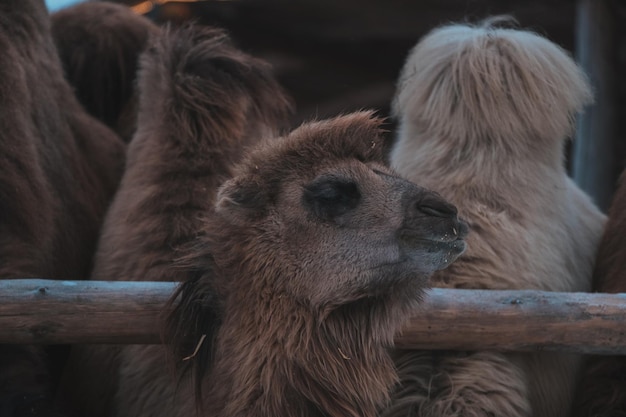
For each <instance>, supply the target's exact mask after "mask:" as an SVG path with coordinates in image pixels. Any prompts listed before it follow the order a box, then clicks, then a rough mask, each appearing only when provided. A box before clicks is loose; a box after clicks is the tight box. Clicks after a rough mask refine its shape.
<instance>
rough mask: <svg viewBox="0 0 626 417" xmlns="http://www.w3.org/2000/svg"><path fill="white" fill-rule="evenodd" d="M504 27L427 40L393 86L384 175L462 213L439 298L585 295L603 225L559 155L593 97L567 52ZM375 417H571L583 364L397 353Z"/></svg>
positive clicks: (448, 31) (466, 29)
mask: <svg viewBox="0 0 626 417" xmlns="http://www.w3.org/2000/svg"><path fill="white" fill-rule="evenodd" d="M509 22H510V21H509V20H508V19H507V18H493V19H488V20H486V21H484V22H482V23H481V24H476V25H472V24H450V25H445V26H442V27H438V28H435V29H434V30H432V31H431V32H430V33H428V34H427V35H426V36H425V37H424V38H422V39H421V40H420V41H419V42H418V43H417V45H416V46H415V47H414V48H413V49H412V50H411V52H410V53H409V55H408V57H407V60H406V62H405V64H404V67H403V69H402V71H401V75H400V78H399V81H398V84H397V90H396V94H395V97H394V101H393V106H392V107H393V108H392V111H393V116H394V117H395V119H396V120H397V122H398V131H397V138H396V143H395V144H394V147H393V149H392V150H391V165H392V167H393V168H395V169H396V170H397V172H398V173H399V174H400V175H403V176H405V177H407V178H408V179H409V180H413V181H417V180H419V181H420V184H421V185H423V186H425V187H427V188H431V189H433V190H435V191H437V192H439V193H440V194H441V195H442V196H443V197H444V198H446V199H448V200H449V201H450V202H451V203H453V204H455V205H456V206H458V207H459V215H460V216H461V217H462V218H464V219H465V220H466V221H467V222H468V224H469V226H470V230H471V231H472V233H470V235H469V236H468V239H467V244H468V250H467V251H466V252H465V254H463V255H462V256H461V257H460V259H459V260H458V261H456V262H455V263H454V264H453V265H452V266H451V267H450V268H448V269H446V270H444V271H441V272H438V273H436V274H435V275H434V276H433V279H432V285H433V286H435V287H442V288H469V289H511V290H516V289H519V290H521V289H537V290H545V291H588V290H589V289H590V288H591V273H592V267H593V260H594V258H595V254H596V250H597V245H598V243H599V240H600V236H601V233H602V228H603V224H604V222H605V216H604V215H603V214H602V213H601V212H600V210H599V209H598V208H597V207H596V206H595V205H594V204H593V203H592V201H591V200H590V198H589V197H588V196H587V195H585V194H584V193H583V192H582V191H581V190H580V189H579V188H578V187H577V186H576V185H575V184H574V183H573V181H572V180H571V179H570V178H569V177H568V175H567V172H566V170H565V164H564V146H565V143H566V140H567V138H568V137H569V136H570V135H571V134H572V132H573V121H574V119H575V117H576V115H577V114H578V113H579V112H580V111H582V109H583V108H584V106H585V105H587V104H589V103H590V102H591V101H592V94H591V89H590V86H589V84H588V81H587V79H586V77H585V75H584V74H583V72H582V71H581V69H580V68H578V67H577V65H576V64H575V63H574V62H573V60H572V59H571V57H570V56H569V55H568V53H567V52H566V51H564V50H563V49H562V48H560V47H559V46H557V45H555V44H554V43H552V42H550V41H549V40H548V39H546V38H545V37H542V36H540V35H538V34H536V33H533V32H530V31H526V30H521V29H517V28H512V27H504V26H506V25H507V24H509ZM394 357H395V360H396V364H397V366H398V372H399V375H400V383H399V384H398V385H397V387H396V389H395V392H394V395H393V399H392V404H391V405H390V406H389V407H388V408H387V409H386V410H385V412H384V413H383V414H382V415H383V416H386V417H393V416H421V417H431V416H437V417H445V416H465V417H476V416H483V417H487V416H489V417H494V416H497V417H505V416H506V417H522V416H524V417H528V416H533V417H561V416H566V415H568V412H569V410H570V407H571V403H572V401H573V392H574V385H575V382H576V380H577V377H578V374H579V366H580V357H579V356H576V355H571V354H559V353H547V352H546V353H528V354H526V353H504V352H481V351H478V352H435V351H417V350H416V351H398V352H396V353H395V355H394Z"/></svg>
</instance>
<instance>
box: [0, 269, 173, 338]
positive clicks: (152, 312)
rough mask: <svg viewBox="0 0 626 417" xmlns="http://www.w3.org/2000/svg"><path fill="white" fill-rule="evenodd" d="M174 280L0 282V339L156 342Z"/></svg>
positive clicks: (25, 280) (29, 280) (36, 280)
mask: <svg viewBox="0 0 626 417" xmlns="http://www.w3.org/2000/svg"><path fill="white" fill-rule="evenodd" d="M175 286H176V284H175V283H160V282H152V283H143V282H142V283H139V282H102V281H50V280H41V279H19V280H3V281H0V343H35V344H48V343H51V344H53V343H160V335H159V329H160V324H159V323H160V322H159V320H160V314H161V311H162V310H163V306H164V305H165V303H166V301H167V300H168V298H169V297H170V295H171V294H172V293H173V291H174V287H175Z"/></svg>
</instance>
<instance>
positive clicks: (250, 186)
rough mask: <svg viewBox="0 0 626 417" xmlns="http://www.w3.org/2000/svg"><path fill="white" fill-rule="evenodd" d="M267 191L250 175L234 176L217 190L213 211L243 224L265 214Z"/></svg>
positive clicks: (233, 221)
mask: <svg viewBox="0 0 626 417" xmlns="http://www.w3.org/2000/svg"><path fill="white" fill-rule="evenodd" d="M267 199H268V197H267V193H265V191H264V189H263V187H262V186H261V185H260V184H259V183H258V182H257V181H255V180H254V179H253V178H251V177H247V176H244V177H235V178H231V179H229V180H228V181H226V182H225V183H224V184H222V186H221V187H220V188H219V190H218V191H217V200H216V203H215V212H216V213H217V214H218V215H220V216H222V217H224V218H226V219H227V220H229V221H230V222H232V223H235V224H238V225H243V224H247V223H248V222H250V221H252V220H254V219H258V218H259V217H262V216H263V215H264V214H265V211H266V208H267Z"/></svg>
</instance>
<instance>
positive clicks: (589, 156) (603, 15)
mask: <svg viewBox="0 0 626 417" xmlns="http://www.w3.org/2000/svg"><path fill="white" fill-rule="evenodd" d="M576 19H577V27H576V58H577V60H578V62H579V64H580V65H581V66H582V68H583V69H584V70H585V72H586V73H587V75H588V76H589V79H590V81H591V84H592V86H593V89H594V96H595V104H594V105H593V106H591V107H590V108H588V109H587V110H586V111H585V113H584V114H583V115H582V117H581V118H580V119H579V120H578V125H577V132H576V138H575V140H574V144H573V164H572V174H573V177H574V180H575V182H576V183H577V184H578V185H579V186H580V187H581V188H582V189H583V190H584V191H585V192H586V193H587V194H589V195H590V196H591V197H592V199H593V200H594V201H595V203H596V204H597V205H598V206H599V207H600V208H601V209H602V210H604V211H606V210H607V208H608V206H609V204H610V202H611V197H612V195H613V191H614V189H615V183H616V179H617V176H618V175H619V173H618V172H616V171H618V170H619V169H618V164H617V161H616V156H615V141H616V140H617V137H616V136H617V133H616V119H615V94H616V91H615V90H616V84H615V74H614V62H613V61H614V60H615V59H616V58H615V56H616V52H615V49H616V48H615V44H614V35H615V19H614V17H613V16H612V15H611V14H610V13H609V10H608V7H607V4H606V0H579V1H578V7H577V11H576Z"/></svg>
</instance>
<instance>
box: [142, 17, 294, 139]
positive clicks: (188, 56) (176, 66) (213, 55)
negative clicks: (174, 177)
mask: <svg viewBox="0 0 626 417" xmlns="http://www.w3.org/2000/svg"><path fill="white" fill-rule="evenodd" d="M140 68H141V69H140V71H141V73H140V77H139V88H140V90H141V91H142V97H141V99H140V117H141V113H146V112H149V113H150V114H152V115H154V114H166V113H171V112H175V113H176V114H174V117H175V118H178V121H180V120H181V119H182V120H187V121H188V122H191V123H193V122H194V121H199V120H216V121H219V122H220V123H222V124H223V125H224V126H221V127H222V129H221V130H222V131H224V132H232V129H233V127H234V126H246V125H250V120H251V119H252V120H258V123H256V125H258V126H251V128H250V129H249V130H254V129H257V130H258V131H263V130H264V129H265V128H267V127H268V126H279V127H280V128H284V127H286V120H287V116H288V115H289V114H290V112H291V110H292V104H291V100H290V99H289V98H288V96H287V95H286V94H285V93H284V91H283V89H282V87H281V86H280V85H279V83H278V81H277V80H276V79H275V77H274V74H273V71H272V68H271V66H270V65H269V64H268V63H267V62H265V61H264V60H262V59H258V58H255V57H253V56H250V55H248V54H246V53H245V52H242V51H241V50H239V49H238V48H237V47H236V46H235V45H234V44H233V42H232V40H231V38H230V37H229V35H228V34H227V33H226V32H225V31H224V30H222V29H219V28H213V27H207V26H200V25H194V24H187V25H184V26H182V27H179V28H166V29H164V30H163V31H162V33H161V34H160V35H159V36H157V37H156V38H155V39H154V41H153V42H152V44H151V45H150V46H149V47H148V49H147V51H146V52H145V53H144V54H143V56H142V58H141V62H140ZM171 103H176V105H175V106H174V107H172V106H168V105H169V104H171ZM210 113H212V114H215V115H219V116H220V117H203V116H202V115H203V114H204V115H207V114H210ZM194 115H198V117H195V116H194ZM141 124H142V123H141V122H139V125H141ZM254 124H255V123H254V122H253V123H252V125H254ZM207 128H208V129H209V131H210V130H215V129H216V128H220V126H215V125H213V126H198V128H197V131H198V132H207ZM268 130H269V131H271V133H272V134H273V133H274V132H273V129H268ZM267 136H271V134H268V135H267Z"/></svg>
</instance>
